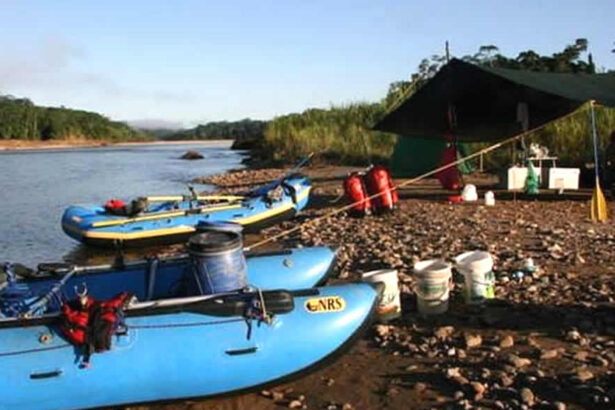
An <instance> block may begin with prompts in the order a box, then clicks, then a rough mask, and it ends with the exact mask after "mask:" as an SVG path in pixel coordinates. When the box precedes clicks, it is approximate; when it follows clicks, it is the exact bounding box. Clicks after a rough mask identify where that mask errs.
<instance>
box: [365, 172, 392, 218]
mask: <svg viewBox="0 0 615 410" xmlns="http://www.w3.org/2000/svg"><path fill="white" fill-rule="evenodd" d="M365 185H366V186H367V192H368V193H369V195H370V196H372V195H376V194H378V196H377V197H376V198H374V199H373V200H372V201H373V202H374V208H376V210H377V211H387V210H388V211H391V210H393V209H394V208H395V205H396V204H397V202H398V200H399V199H398V196H397V190H396V189H395V186H394V185H393V181H392V180H391V173H390V172H389V170H388V169H387V168H386V167H383V166H380V165H377V166H374V167H372V168H371V169H370V170H369V171H367V175H365Z"/></svg>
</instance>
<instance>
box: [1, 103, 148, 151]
mask: <svg viewBox="0 0 615 410" xmlns="http://www.w3.org/2000/svg"><path fill="white" fill-rule="evenodd" d="M0 139H18V140H42V141H46V140H52V139H91V140H104V141H138V140H147V139H149V137H148V136H147V135H146V134H144V133H143V132H141V131H137V130H135V129H133V128H131V127H130V126H129V125H127V124H125V123H123V122H118V121H111V120H110V119H108V118H106V117H104V116H102V115H100V114H97V113H94V112H89V111H82V110H73V109H69V108H65V107H59V108H58V107H42V106H38V105H35V104H34V103H33V102H32V101H30V100H28V99H26V98H16V97H13V96H10V95H0Z"/></svg>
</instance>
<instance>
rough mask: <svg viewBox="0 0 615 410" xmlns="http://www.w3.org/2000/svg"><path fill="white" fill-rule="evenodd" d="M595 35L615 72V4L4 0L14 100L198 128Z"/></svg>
mask: <svg viewBox="0 0 615 410" xmlns="http://www.w3.org/2000/svg"><path fill="white" fill-rule="evenodd" d="M581 37H582V38H587V39H588V40H589V46H590V51H591V52H592V54H593V56H594V61H595V62H596V64H597V66H598V67H599V68H600V67H606V68H609V69H613V68H615V53H612V52H611V50H612V49H613V48H615V0H592V1H591V2H583V1H578V0H524V1H514V0H509V1H503V0H472V1H463V0H458V1H444V0H428V1H423V0H413V1H411V0H406V1H403V0H376V1H373V0H371V1H370V0H367V1H364V0H352V1H351V0H348V1H346V0H304V1H298V0H278V1H274V0H258V1H255V0H244V1H239V0H238V1H234V0H226V1H196V0H169V1H162V0H131V1H125V0H124V1H119V0H106V1H82V0H57V1H47V0H36V1H35V0H0V94H11V95H14V96H18V97H26V98H29V99H31V100H32V101H34V102H35V103H36V104H40V105H48V106H66V107H69V108H78V109H85V110H90V111H96V112H100V113H102V114H104V115H106V116H108V117H110V118H112V119H114V120H120V121H140V122H141V123H142V124H146V125H158V126H168V127H180V126H183V127H191V126H194V125H196V124H198V123H205V122H208V121H219V120H229V121H231V120H239V119H242V118H247V117H250V118H254V119H270V118H273V117H275V116H278V115H284V114H288V113H291V112H301V111H303V110H305V109H307V108H312V107H319V108H327V107H329V106H331V105H332V104H336V105H338V104H346V103H350V102H356V101H378V100H380V99H381V98H383V97H384V96H385V94H386V92H387V89H388V86H389V83H391V82H393V81H398V80H402V79H407V78H409V76H410V75H411V74H412V73H413V72H415V71H416V68H417V66H418V64H419V63H420V61H421V60H422V59H423V58H425V57H429V56H431V55H433V54H441V53H443V49H444V43H445V41H447V40H448V41H449V43H450V49H451V53H452V54H453V55H455V56H464V55H467V54H474V53H475V52H476V51H477V50H478V48H479V47H480V46H481V45H485V44H493V45H496V46H498V47H499V49H500V52H501V53H502V54H504V55H507V56H516V55H517V54H518V53H519V52H520V51H524V50H527V49H533V50H535V51H537V52H538V53H540V54H549V55H550V54H552V53H554V52H557V51H561V50H562V49H563V48H564V47H565V46H566V45H567V44H572V43H573V42H574V40H575V39H577V38H581Z"/></svg>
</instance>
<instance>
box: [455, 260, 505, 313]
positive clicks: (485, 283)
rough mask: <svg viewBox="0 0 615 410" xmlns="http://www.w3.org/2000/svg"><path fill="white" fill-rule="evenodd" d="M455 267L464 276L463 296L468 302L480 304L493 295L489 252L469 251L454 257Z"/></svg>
mask: <svg viewBox="0 0 615 410" xmlns="http://www.w3.org/2000/svg"><path fill="white" fill-rule="evenodd" d="M455 262H456V263H457V269H458V270H459V272H460V273H461V274H462V275H463V276H464V278H465V290H464V297H465V300H466V303H468V304H481V303H483V302H484V301H485V299H493V298H494V297H495V286H494V285H495V276H494V274H493V258H492V257H491V254H490V253H489V252H484V251H470V252H465V253H462V254H461V255H458V256H457V257H456V258H455Z"/></svg>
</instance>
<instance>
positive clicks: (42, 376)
mask: <svg viewBox="0 0 615 410" xmlns="http://www.w3.org/2000/svg"><path fill="white" fill-rule="evenodd" d="M61 375H62V370H59V369H57V370H51V371H49V372H41V373H30V378H31V379H32V380H39V379H50V378H52V377H58V376H61Z"/></svg>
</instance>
